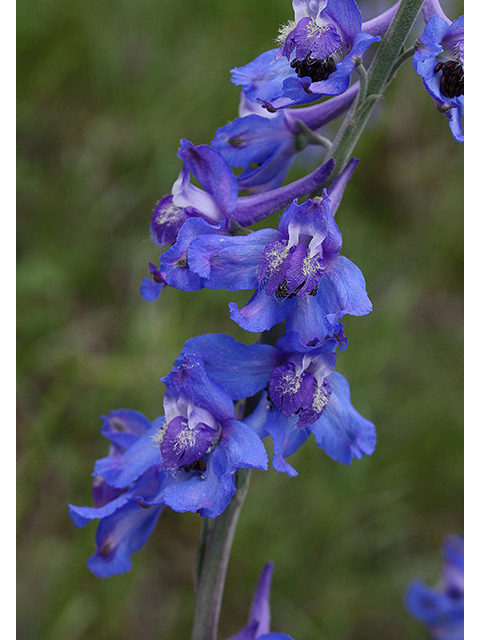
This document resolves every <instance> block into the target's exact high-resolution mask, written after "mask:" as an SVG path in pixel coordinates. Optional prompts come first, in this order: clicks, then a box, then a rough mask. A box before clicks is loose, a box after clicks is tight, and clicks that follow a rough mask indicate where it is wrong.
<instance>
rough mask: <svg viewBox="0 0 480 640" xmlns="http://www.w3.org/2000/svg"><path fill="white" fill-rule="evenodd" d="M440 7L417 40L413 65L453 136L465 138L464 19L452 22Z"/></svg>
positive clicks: (460, 139)
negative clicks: (463, 121) (446, 120)
mask: <svg viewBox="0 0 480 640" xmlns="http://www.w3.org/2000/svg"><path fill="white" fill-rule="evenodd" d="M426 4H428V5H431V4H437V3H426ZM438 11H439V12H440V13H433V15H431V17H430V18H429V19H428V22H427V24H426V26H425V29H424V31H423V33H422V35H421V36H420V38H418V40H417V41H416V42H415V53H414V56H413V66H414V68H415V71H416V72H417V73H418V74H419V75H420V76H421V77H422V80H423V84H424V86H425V88H426V90H427V91H428V93H429V94H430V95H431V96H432V98H433V100H434V102H435V104H436V106H437V109H438V110H439V111H440V113H443V114H444V115H445V116H446V117H447V118H448V121H449V125H450V129H451V131H452V134H453V137H454V138H455V140H458V141H459V142H463V139H464V136H463V131H462V116H463V110H464V68H465V58H464V19H463V15H462V16H460V17H459V18H458V19H457V20H455V22H451V21H450V20H449V19H448V18H447V16H446V15H445V14H444V13H443V11H441V8H440V7H438ZM426 15H429V14H426Z"/></svg>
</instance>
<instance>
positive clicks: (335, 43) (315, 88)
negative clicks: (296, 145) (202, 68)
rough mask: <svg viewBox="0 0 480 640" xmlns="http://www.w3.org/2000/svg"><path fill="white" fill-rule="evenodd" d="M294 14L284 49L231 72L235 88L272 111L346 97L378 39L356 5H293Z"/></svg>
mask: <svg viewBox="0 0 480 640" xmlns="http://www.w3.org/2000/svg"><path fill="white" fill-rule="evenodd" d="M293 9H294V12H295V20H294V21H292V22H289V23H288V24H286V25H285V26H284V27H283V28H282V29H281V30H280V35H279V37H278V39H277V40H278V42H279V44H281V47H280V48H279V49H272V50H270V51H266V52H264V53H262V54H261V55H260V56H258V58H256V59H255V60H253V61H252V62H250V63H249V64H247V65H245V66H244V67H239V68H235V69H233V70H232V82H233V84H236V85H241V87H242V89H243V91H244V92H245V94H246V96H247V97H248V98H249V99H250V100H252V101H257V102H262V103H263V104H264V106H265V107H266V108H267V109H269V110H272V109H279V108H283V107H289V106H292V105H297V104H306V103H308V102H314V101H315V100H318V99H319V98H321V97H322V96H333V95H338V94H341V93H343V92H344V91H346V90H347V89H348V86H349V84H350V75H351V73H352V71H353V70H354V69H355V67H356V66H357V64H358V61H359V60H361V57H362V55H363V54H364V52H365V50H366V49H367V48H368V47H369V46H370V45H371V44H372V43H373V42H376V41H379V40H380V37H379V36H378V35H371V33H367V32H365V31H364V30H363V29H362V16H361V13H360V10H359V8H358V6H357V3H356V2H355V0H335V1H333V0H330V1H329V0H314V1H313V2H311V1H307V0H293ZM383 28H386V25H385V26H384V27H383ZM372 29H373V31H374V32H375V33H376V32H377V31H378V29H376V28H375V27H374V26H373V27H372Z"/></svg>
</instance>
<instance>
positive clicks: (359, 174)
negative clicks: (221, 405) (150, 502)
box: [17, 0, 463, 640]
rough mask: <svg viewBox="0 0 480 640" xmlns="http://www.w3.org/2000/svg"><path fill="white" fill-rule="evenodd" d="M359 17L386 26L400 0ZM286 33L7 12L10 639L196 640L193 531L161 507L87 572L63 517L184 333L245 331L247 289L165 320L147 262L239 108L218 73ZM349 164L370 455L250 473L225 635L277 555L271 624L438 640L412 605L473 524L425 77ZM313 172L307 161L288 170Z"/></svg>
mask: <svg viewBox="0 0 480 640" xmlns="http://www.w3.org/2000/svg"><path fill="white" fill-rule="evenodd" d="M360 6H361V7H362V8H364V10H365V14H366V15H367V17H371V15H374V13H375V10H377V9H378V8H379V7H383V8H384V7H385V6H388V3H382V2H367V1H366V0H365V1H364V2H360ZM444 7H445V9H446V11H447V12H449V14H450V16H451V17H452V18H455V17H457V16H458V15H459V13H460V11H461V8H460V7H459V6H458V5H456V4H455V3H453V2H451V3H445V5H444ZM290 18H291V3H290V2H289V0H262V2H257V1H255V0H229V2H224V1H223V0H209V1H208V2H207V1H206V0H184V1H183V2H162V1H161V0H157V1H154V0H137V2H134V3H133V2H129V1H127V0H116V1H107V0H84V1H83V2H81V3H78V2H73V0H64V1H63V2H59V1H58V0H37V2H35V3H32V2H28V1H27V0H19V1H18V2H17V28H18V32H17V46H18V51H17V56H18V57H17V70H18V88H17V100H18V123H17V125H18V126H17V130H18V146H17V149H18V161H17V163H18V164H17V175H18V253H17V255H18V280H17V282H18V285H17V287H18V288H17V291H18V307H17V314H18V367H17V372H18V492H17V497H18V554H17V568H18V581H17V605H18V634H17V637H18V638H19V639H20V640H27V639H28V640H40V639H41V640H60V639H62V640H64V639H68V640H77V639H78V640H80V639H88V640H111V639H112V638H115V639H116V640H133V639H138V638H142V640H150V639H153V638H161V639H162V640H179V639H181V638H188V637H189V635H190V624H191V618H192V611H193V595H192V586H193V585H192V565H193V560H194V555H195V549H196V545H197V541H198V535H199V531H200V518H199V516H198V515H196V514H177V513H173V512H171V511H169V510H166V511H165V513H164V515H162V517H161V519H160V521H159V524H158V526H157V528H156V530H155V532H154V534H153V535H152V537H151V539H150V541H149V542H148V544H147V545H146V546H145V547H144V548H143V549H142V550H140V551H139V552H137V553H136V554H135V555H134V556H133V558H132V559H133V569H132V570H131V571H130V573H128V574H125V575H122V576H116V577H114V578H110V579H104V580H100V579H97V578H95V577H94V576H93V575H92V574H90V572H89V571H88V569H87V567H86V564H85V560H86V558H87V557H88V556H89V555H91V553H92V552H93V549H94V532H95V526H94V525H93V524H92V525H90V526H88V527H86V528H85V529H82V530H79V529H76V528H75V527H74V526H73V525H72V523H71V521H70V520H69V518H68V514H67V503H68V502H71V503H73V504H91V496H90V479H89V474H90V473H91V471H92V468H93V463H94V461H95V459H96V458H98V457H102V456H104V455H105V454H106V452H107V444H106V441H105V440H104V439H103V438H101V436H100V435H99V426H100V421H99V416H100V415H101V414H105V413H108V412H109V411H110V410H111V409H115V408H119V407H125V408H134V409H137V410H140V411H142V412H143V413H145V414H146V415H147V416H148V417H149V418H151V419H153V418H155V417H156V416H158V415H160V414H161V413H162V394H163V385H162V384H161V383H160V382H159V378H160V377H161V376H163V375H166V374H167V373H168V371H169V370H170V368H171V366H172V363H173V361H174V359H175V357H176V356H177V354H178V352H179V351H180V349H181V347H182V344H183V342H184V341H185V340H186V339H188V338H189V337H191V336H192V335H195V334H199V333H206V332H224V333H229V334H231V335H233V336H234V337H235V338H237V339H239V340H243V341H244V342H248V343H252V342H254V341H255V340H256V336H255V335H251V334H247V333H246V332H244V331H242V330H241V329H240V328H239V327H237V326H236V325H235V324H234V323H233V322H231V321H230V319H229V317H228V307H227V303H228V302H229V301H230V300H232V299H234V300H235V301H237V302H238V303H239V304H240V303H245V302H246V301H247V300H248V298H249V292H238V293H234V294H232V293H228V292H215V291H206V290H205V291H199V292H196V293H193V294H187V293H183V292H178V291H175V290H170V289H167V290H166V291H164V292H163V293H162V296H161V298H160V299H159V300H157V301H156V302H155V303H153V304H150V303H147V302H144V301H143V300H142V299H141V298H140V296H139V293H138V287H139V283H140V281H141V279H142V277H144V276H145V275H148V266H147V265H148V262H149V261H152V262H156V261H158V249H157V248H156V247H155V246H154V245H153V244H152V243H151V242H150V239H149V234H148V223H149V218H150V213H151V210H152V208H153V207H154V205H155V203H156V201H157V200H158V199H159V198H160V197H162V196H163V195H164V194H166V193H169V192H170V189H171V185H172V183H173V181H174V180H175V178H176V177H177V175H178V172H179V170H180V161H179V160H178V158H176V150H177V148H178V145H179V140H180V138H181V137H185V138H187V139H189V140H192V141H193V142H194V143H195V144H200V143H205V142H209V141H210V140H212V138H213V136H214V134H215V130H216V129H217V127H219V126H221V125H223V124H225V123H226V122H228V121H230V120H232V119H233V118H234V117H235V116H236V113H237V108H238V97H239V91H238V88H237V87H234V86H233V85H231V83H230V82H229V69H231V68H233V67H234V66H240V65H242V64H245V63H246V62H248V61H250V60H251V59H253V58H254V57H255V56H256V55H258V54H259V53H261V52H262V51H264V50H266V49H269V48H272V46H274V44H273V38H274V36H275V33H276V30H277V28H278V25H279V24H280V23H283V22H286V21H287V20H288V19H290ZM420 26H421V25H420V24H419V28H420ZM417 35H418V34H417ZM356 156H357V157H359V158H360V165H359V167H358V169H357V170H356V173H355V175H354V177H353V179H352V181H351V183H350V184H349V187H348V189H347V191H346V193H345V196H344V200H343V202H342V206H341V209H340V210H339V212H338V214H337V219H338V223H339V226H340V229H341V231H342V233H343V237H344V248H343V253H344V254H345V255H346V256H348V257H349V258H350V259H351V260H353V261H354V262H355V263H356V264H358V265H359V266H360V268H361V269H362V270H363V272H364V274H365V277H366V280H367V286H368V291H369V294H370V297H371V299H372V300H373V303H374V311H373V313H372V314H370V315H369V316H367V317H365V318H352V317H347V318H346V332H347V335H348V336H349V339H350V347H349V349H348V350H347V351H346V352H342V353H341V354H339V357H338V360H337V362H338V370H340V371H341V372H342V373H344V374H345V375H346V376H347V378H348V379H349V381H350V385H351V389H352V396H353V401H354V404H355V406H356V407H357V409H358V410H359V411H360V412H361V413H362V414H363V415H365V416H366V417H368V418H369V419H371V420H373V421H374V422H375V424H376V426H377V432H378V445H377V450H376V451H375V453H374V455H373V456H371V457H370V458H365V459H363V460H361V461H355V462H354V463H353V464H352V466H348V467H347V466H342V465H339V464H337V463H335V462H333V461H332V460H330V459H329V458H328V457H327V456H326V455H325V454H324V453H323V452H322V451H319V450H318V449H317V448H316V446H315V443H314V441H310V440H309V441H307V443H306V444H305V445H303V446H302V447H301V449H300V450H299V451H298V452H296V453H295V454H294V455H293V456H292V457H291V459H290V461H291V462H292V464H293V465H294V466H295V467H296V468H297V469H298V471H299V476H298V477H297V478H295V479H290V478H288V477H286V476H284V475H282V474H279V473H276V472H274V471H273V470H270V471H269V472H263V473H262V472H256V473H255V474H254V477H253V481H252V486H251V489H250V493H249V496H248V498H247V501H246V504H245V507H244V511H243V513H242V517H241V519H240V524H239V527H238V531H237V535H236V539H235V542H234V546H233V552H232V559H231V565H230V568H229V573H228V576H227V585H226V593H225V599H224V608H223V613H222V620H221V627H220V637H221V638H225V637H227V636H228V635H230V634H233V633H234V632H236V631H237V630H238V629H240V628H241V627H242V626H243V625H244V624H245V622H246V618H247V611H248V607H249V602H250V598H251V594H252V592H253V589H254V585H255V582H256V579H257V576H258V574H259V572H260V570H261V567H262V566H263V563H264V562H265V561H267V560H273V561H274V562H275V563H276V570H275V575H274V582H273V593H272V624H273V629H274V630H282V631H284V632H285V633H289V634H291V635H292V636H293V637H294V638H295V640H324V639H325V640H371V639H372V638H375V639H378V640H382V639H385V640H404V639H405V638H411V639H413V640H415V639H421V638H425V637H426V636H425V632H424V630H423V629H422V628H421V627H420V626H419V624H418V623H417V622H416V621H414V620H412V619H411V618H410V617H409V616H408V614H407V613H406V611H405V609H404V605H403V594H404V590H405V588H406V586H407V584H408V583H409V582H410V580H412V579H413V578H415V577H421V578H422V579H424V580H425V581H427V582H429V583H430V584H434V583H435V581H436V580H437V576H438V573H439V567H440V564H441V559H440V547H441V543H442V540H443V537H444V536H445V535H446V534H450V533H459V532H461V531H462V528H463V502H462V501H463V449H462V447H463V427H462V414H463V404H462V400H463V391H462V388H463V386H462V385H463V360H462V358H463V351H462V350H463V336H462V327H463V319H462V318H463V317H462V312H463V301H462V295H463V280H462V278H463V254H462V244H463V242H462V240H463V220H462V207H463V205H462V179H463V174H462V172H463V148H462V145H459V144H458V143H456V142H455V141H454V140H453V138H452V137H451V135H450V131H449V128H448V124H447V121H446V119H445V118H444V117H443V116H441V115H440V114H439V113H438V112H437V111H436V110H435V107H434V105H433V102H432V101H431V99H430V98H429V97H428V96H427V94H426V92H424V90H423V87H422V84H421V82H420V79H419V78H418V76H416V74H415V73H414V71H413V69H412V68H411V65H410V64H407V65H405V66H404V68H402V69H401V70H400V72H399V73H398V76H397V79H396V80H395V82H394V83H393V84H392V85H391V87H390V88H389V89H388V91H387V94H386V96H385V100H384V101H383V103H382V105H381V106H380V108H379V109H378V111H377V112H376V114H375V115H374V117H373V119H372V122H371V124H370V126H369V128H368V130H367V131H366V133H365V134H364V136H363V138H362V140H361V142H360V144H359V145H358V147H357V149H356ZM315 158H316V154H315V153H312V152H310V151H307V152H306V153H305V152H304V153H303V154H302V157H301V158H299V162H298V163H297V165H296V166H295V167H294V168H293V169H292V171H291V172H290V175H289V178H288V179H289V180H290V179H294V178H296V177H298V176H300V175H301V174H302V173H304V172H305V171H306V170H308V168H309V167H310V168H311V164H310V165H308V163H309V162H312V161H314V160H315ZM317 160H318V158H317ZM267 446H268V447H270V445H269V443H267Z"/></svg>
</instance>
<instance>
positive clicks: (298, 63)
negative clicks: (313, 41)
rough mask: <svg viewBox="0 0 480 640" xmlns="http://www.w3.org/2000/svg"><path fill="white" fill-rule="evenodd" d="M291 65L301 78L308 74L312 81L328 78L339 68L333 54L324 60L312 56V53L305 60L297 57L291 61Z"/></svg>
mask: <svg viewBox="0 0 480 640" xmlns="http://www.w3.org/2000/svg"><path fill="white" fill-rule="evenodd" d="M290 66H291V67H292V69H295V73H296V74H297V76H298V77H299V78H305V77H306V76H308V77H309V78H311V79H312V82H320V81H321V80H326V79H327V78H328V76H330V75H331V74H332V73H333V72H334V71H336V70H337V66H336V64H335V60H334V59H333V57H332V56H330V57H328V58H325V59H324V60H316V59H315V58H311V57H310V54H308V56H307V57H306V58H304V59H303V60H297V58H295V59H294V60H292V61H291V63H290Z"/></svg>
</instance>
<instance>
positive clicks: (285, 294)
mask: <svg viewBox="0 0 480 640" xmlns="http://www.w3.org/2000/svg"><path fill="white" fill-rule="evenodd" d="M306 282H307V281H306V279H305V280H304V281H303V282H302V283H301V284H299V285H298V287H296V288H295V289H294V290H293V291H292V293H289V291H288V283H287V281H286V280H284V281H283V282H282V284H281V285H280V286H279V287H278V289H277V290H276V291H275V297H276V298H293V297H294V296H296V295H297V293H298V292H299V291H300V290H301V289H303V287H304V286H305V284H306ZM317 291H318V285H315V286H314V287H313V289H312V290H311V291H309V292H308V295H309V296H316V295H317Z"/></svg>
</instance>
